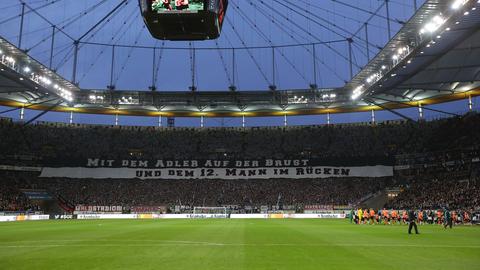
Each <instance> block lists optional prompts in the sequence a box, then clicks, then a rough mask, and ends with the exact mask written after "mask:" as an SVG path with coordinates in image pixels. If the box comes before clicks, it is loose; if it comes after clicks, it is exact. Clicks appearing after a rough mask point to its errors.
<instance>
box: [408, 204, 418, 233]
mask: <svg viewBox="0 0 480 270" xmlns="http://www.w3.org/2000/svg"><path fill="white" fill-rule="evenodd" d="M408 221H409V222H410V224H409V225H408V234H412V228H415V234H419V232H418V228H417V223H416V221H417V217H416V215H415V211H413V210H410V211H408Z"/></svg>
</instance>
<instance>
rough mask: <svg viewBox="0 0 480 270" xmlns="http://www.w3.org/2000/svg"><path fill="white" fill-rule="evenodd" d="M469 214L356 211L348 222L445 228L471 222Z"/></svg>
mask: <svg viewBox="0 0 480 270" xmlns="http://www.w3.org/2000/svg"><path fill="white" fill-rule="evenodd" d="M470 217H471V214H470V212H468V211H463V210H459V211H450V210H448V209H446V208H445V209H440V210H418V211H413V210H410V211H407V210H401V211H399V210H387V209H381V210H378V211H375V210H374V209H361V208H360V209H357V210H352V211H351V212H350V222H352V223H355V224H369V225H373V224H383V225H392V224H409V223H410V222H412V221H413V222H415V223H418V224H439V225H443V226H444V227H445V228H447V227H450V228H452V226H453V225H454V224H456V225H458V224H467V223H470V222H471V218H470Z"/></svg>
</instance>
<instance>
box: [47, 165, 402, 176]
mask: <svg viewBox="0 0 480 270" xmlns="http://www.w3.org/2000/svg"><path fill="white" fill-rule="evenodd" d="M387 176H393V167H392V166H383V165H378V166H362V167H323V166H315V167H262V168H165V169H137V168H84V167H64V168H49V167H46V168H43V169H42V173H41V175H40V177H47V178H50V177H61V178H89V179H109V178H111V179H134V178H137V179H274V178H281V179H285V178H289V179H302V178H331V177H387Z"/></svg>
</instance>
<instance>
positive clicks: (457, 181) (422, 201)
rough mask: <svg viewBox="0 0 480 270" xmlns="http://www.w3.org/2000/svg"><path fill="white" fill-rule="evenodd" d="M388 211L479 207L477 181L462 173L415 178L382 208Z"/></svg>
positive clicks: (475, 178) (476, 178) (479, 182)
mask: <svg viewBox="0 0 480 270" xmlns="http://www.w3.org/2000/svg"><path fill="white" fill-rule="evenodd" d="M386 207H387V208H389V209H442V208H449V209H474V208H478V207H480V178H479V177H473V178H468V177H465V174H463V173H458V172H457V173H455V172H450V173H443V174H427V175H421V176H420V175H419V176H417V177H415V178H412V179H411V180H410V181H409V183H408V184H406V185H405V186H404V187H403V190H402V192H400V194H399V195H398V196H397V197H396V198H395V199H394V200H392V201H391V202H389V203H388V204H387V205H386Z"/></svg>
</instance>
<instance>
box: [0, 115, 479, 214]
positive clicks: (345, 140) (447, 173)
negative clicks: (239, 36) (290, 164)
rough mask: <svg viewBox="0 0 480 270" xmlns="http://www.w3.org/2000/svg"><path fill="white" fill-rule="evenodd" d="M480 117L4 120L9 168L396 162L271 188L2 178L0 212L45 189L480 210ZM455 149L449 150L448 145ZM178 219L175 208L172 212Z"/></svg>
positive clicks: (90, 201) (155, 201) (93, 195)
mask: <svg viewBox="0 0 480 270" xmlns="http://www.w3.org/2000/svg"><path fill="white" fill-rule="evenodd" d="M479 124H480V115H479V114H476V113H471V114H467V115H464V116H462V117H454V118H448V119H439V120H435V121H429V122H420V123H409V122H404V121H394V122H389V123H379V124H377V125H366V124H364V125H330V126H310V127H288V128H283V127H282V128H280V127H277V128H204V129H193V128H172V129H168V128H163V129H162V128H153V127H112V126H95V125H68V124H59V123H37V124H35V125H30V126H26V127H24V126H22V124H21V123H14V122H12V121H11V120H10V119H2V120H1V121H0V135H1V138H2V140H1V142H0V153H1V156H0V161H1V163H2V164H3V165H8V164H12V165H15V166H22V165H23V166H42V164H43V163H44V162H46V161H47V160H50V159H56V160H58V159H65V160H74V159H82V158H88V157H92V156H98V157H104V158H129V159H132V158H133V159H135V158H152V159H161V158H171V159H202V158H215V159H233V158H236V159H245V160H248V159H250V158H254V157H257V158H258V157H262V158H304V157H307V158H319V159H322V160H328V162H329V163H330V164H334V163H335V162H336V161H342V162H344V163H345V162H348V163H349V164H352V165H354V164H355V163H356V162H358V161H359V160H364V161H365V160H367V161H368V162H371V163H375V161H376V160H378V159H385V158H393V159H394V160H395V168H396V169H395V176H394V177H385V178H371V179H370V178H348V179H343V178H336V179H333V178H327V179H301V180H299V179H277V180H274V179H271V180H162V181H158V180H133V179H128V180H126V179H123V180H120V179H117V180H116V179H108V180H101V181H98V180H92V179H68V180H67V179H62V178H48V179H40V178H39V177H38V172H18V171H9V170H2V171H0V181H1V182H2V185H0V194H1V197H0V198H1V199H0V211H15V210H20V211H22V210H37V208H38V207H37V206H35V205H34V204H32V202H31V201H29V200H28V199H27V198H26V197H25V196H24V194H23V193H22V192H21V190H23V189H31V190H36V189H44V190H48V192H50V194H51V195H53V196H55V197H57V198H58V197H61V198H64V199H65V200H66V201H67V202H68V203H70V204H72V205H79V204H85V205H121V206H124V207H125V208H126V209H128V208H129V207H132V206H136V205H137V206H138V205H152V206H153V205H165V206H169V207H170V208H171V209H173V208H172V207H173V206H174V205H182V206H184V207H185V208H187V209H190V208H191V207H193V206H198V205H205V206H220V205H235V207H238V208H239V209H241V210H240V211H245V209H250V211H259V209H260V208H261V207H262V206H269V207H270V208H271V207H272V206H275V207H277V208H279V207H283V206H285V208H287V207H286V206H288V208H290V209H294V210H295V211H303V209H304V207H305V206H306V205H348V206H355V205H357V204H361V203H362V200H365V198H367V197H368V196H369V195H370V194H374V193H376V192H378V191H380V190H383V189H385V188H387V187H398V188H399V189H400V190H402V192H400V194H398V196H397V197H396V198H395V199H394V200H393V201H389V202H388V203H387V205H386V206H387V207H389V208H410V207H413V206H415V205H417V206H419V207H422V208H438V207H444V206H449V207H458V208H463V207H465V208H476V207H479V206H480V195H479V194H480V192H479V187H480V185H479V175H480V174H479V173H478V172H479V170H478V165H477V164H478V160H477V162H473V161H475V158H476V159H478V153H479V144H478V142H479V141H480V140H479V139H480V133H479V132H478V126H479ZM446 146H447V147H448V148H445V147H446ZM171 211H174V210H171Z"/></svg>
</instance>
